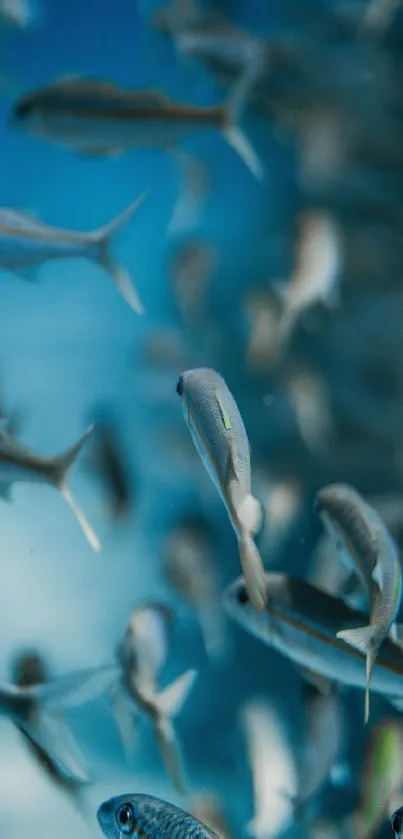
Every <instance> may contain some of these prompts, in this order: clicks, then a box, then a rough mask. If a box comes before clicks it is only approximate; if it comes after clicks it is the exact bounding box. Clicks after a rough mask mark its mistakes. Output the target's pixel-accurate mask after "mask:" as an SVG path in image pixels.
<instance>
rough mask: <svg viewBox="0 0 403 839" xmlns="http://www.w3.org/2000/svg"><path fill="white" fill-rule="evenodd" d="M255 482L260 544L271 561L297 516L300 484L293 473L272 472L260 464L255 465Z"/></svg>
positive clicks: (300, 505) (299, 501)
mask: <svg viewBox="0 0 403 839" xmlns="http://www.w3.org/2000/svg"><path fill="white" fill-rule="evenodd" d="M255 485H256V488H257V492H258V495H259V498H260V499H261V503H262V507H263V510H264V523H263V528H262V535H261V537H260V544H261V546H262V549H263V550H264V553H265V555H266V556H267V557H269V558H270V563H271V564H274V563H275V562H276V558H277V557H278V556H279V555H280V553H281V551H282V549H283V547H284V545H285V543H286V540H287V538H288V537H289V536H290V535H292V533H293V529H294V527H295V524H296V523H297V522H298V521H299V519H300V516H301V513H302V510H303V508H304V498H303V488H302V485H301V481H300V479H299V477H298V476H297V475H287V474H284V475H281V474H279V475H278V476H276V475H274V474H272V472H271V470H270V469H266V468H265V466H264V465H263V464H262V466H261V467H258V468H257V469H256V472H255Z"/></svg>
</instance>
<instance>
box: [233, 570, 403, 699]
mask: <svg viewBox="0 0 403 839" xmlns="http://www.w3.org/2000/svg"><path fill="white" fill-rule="evenodd" d="M266 590H267V604H266V609H265V611H264V612H262V613H261V614H255V613H254V610H253V608H252V606H251V604H250V603H249V597H248V593H247V589H246V586H245V580H244V579H243V577H239V578H238V580H236V581H235V583H233V585H232V586H230V587H229V588H228V589H227V591H226V593H225V594H224V605H225V608H226V609H227V611H228V613H229V614H230V616H231V617H232V618H234V619H235V620H236V621H237V622H238V623H239V624H240V625H241V626H243V627H244V629H246V631H247V632H250V633H251V634H252V635H254V636H255V637H257V638H260V639H261V640H262V641H263V642H264V643H266V644H268V645H269V646H271V647H273V648H274V649H275V650H277V651H278V652H280V653H281V654H282V655H284V656H286V657H287V658H289V659H290V660H291V661H293V662H294V664H296V665H297V666H299V667H302V668H306V669H307V670H310V671H312V672H313V673H316V674H318V675H319V676H323V677H325V679H329V680H330V681H334V682H336V683H338V684H340V685H348V686H351V687H357V688H364V689H365V688H366V671H365V659H364V657H363V655H362V653H360V652H359V651H358V650H356V649H355V648H354V647H352V646H350V645H348V644H346V643H345V642H344V641H343V640H342V639H341V638H339V637H337V633H338V632H339V631H340V630H341V631H343V629H347V628H351V627H355V626H361V625H362V623H363V621H365V616H364V614H363V613H362V612H359V611H357V610H355V609H352V608H351V607H349V606H348V605H347V603H345V602H344V601H343V600H341V599H340V598H338V597H333V596H332V595H330V594H328V593H326V592H324V591H321V590H320V589H318V588H316V587H315V586H312V585H310V584H309V583H306V582H304V581H303V580H299V579H297V578H295V577H291V576H288V575H286V574H276V573H266ZM402 676H403V652H402V649H401V647H400V646H399V645H398V644H396V643H395V642H393V641H392V640H391V639H390V638H389V637H386V638H385V640H384V641H383V643H382V645H381V647H380V650H379V653H378V656H377V660H376V663H375V666H374V670H373V675H372V682H371V686H372V690H373V691H374V692H375V693H379V694H381V695H382V696H384V697H385V698H386V699H388V700H389V701H390V702H392V703H393V704H394V705H395V706H396V707H398V708H399V709H401V708H403V678H402Z"/></svg>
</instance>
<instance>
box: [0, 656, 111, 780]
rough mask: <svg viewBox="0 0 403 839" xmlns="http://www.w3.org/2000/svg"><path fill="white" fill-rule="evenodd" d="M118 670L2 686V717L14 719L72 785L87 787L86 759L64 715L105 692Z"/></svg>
mask: <svg viewBox="0 0 403 839" xmlns="http://www.w3.org/2000/svg"><path fill="white" fill-rule="evenodd" d="M115 673H116V668H114V667H111V666H107V667H95V668H88V669H86V670H82V671H77V672H75V673H74V672H73V673H69V674H67V675H66V676H61V677H59V678H57V679H54V680H52V681H48V682H46V683H44V684H31V685H22V686H21V687H17V686H16V685H15V684H8V683H2V684H0V716H1V717H4V718H6V719H8V720H10V722H11V723H13V725H15V726H16V728H17V729H18V730H19V731H20V732H21V733H22V734H23V735H24V736H25V738H26V739H27V740H29V742H30V743H31V744H32V745H33V746H34V747H36V753H37V754H38V750H39V751H40V752H41V753H43V754H44V755H45V756H46V761H47V763H51V764H52V765H54V766H55V767H57V772H58V773H59V774H60V775H62V776H63V777H64V778H65V779H67V782H68V783H69V784H71V783H73V784H74V785H79V786H82V785H86V784H88V783H90V778H89V776H88V773H87V769H86V767H85V763H84V759H83V756H82V753H81V750H80V749H79V747H78V745H77V743H76V742H75V740H74V738H73V736H72V734H71V733H70V731H69V729H68V728H67V727H66V725H65V724H64V722H63V720H62V717H61V714H62V712H63V710H65V709H66V710H67V709H69V708H72V707H74V706H81V705H83V704H85V703H86V702H88V701H90V700H92V699H93V698H94V697H96V696H98V695H99V694H101V693H103V692H104V691H105V690H106V689H107V688H108V687H109V686H110V684H111V683H112V681H113V679H114V678H115Z"/></svg>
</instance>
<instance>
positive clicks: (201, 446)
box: [176, 367, 265, 611]
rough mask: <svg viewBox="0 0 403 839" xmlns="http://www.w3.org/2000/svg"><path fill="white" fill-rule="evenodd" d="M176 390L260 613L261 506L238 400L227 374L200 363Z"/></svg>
mask: <svg viewBox="0 0 403 839" xmlns="http://www.w3.org/2000/svg"><path fill="white" fill-rule="evenodd" d="M176 392H177V393H178V395H179V396H180V398H181V401H182V406H183V413H184V417H185V420H186V422H187V425H188V427H189V431H190V434H191V437H192V440H193V442H194V444H195V446H196V449H197V451H198V453H199V455H200V457H201V459H202V462H203V464H204V466H205V468H206V470H207V472H208V474H209V475H210V478H211V479H212V481H213V483H214V484H215V486H216V488H217V490H218V492H219V494H220V496H221V498H222V500H223V502H224V504H225V506H226V509H227V511H228V515H229V517H230V520H231V523H232V526H233V528H234V530H235V533H236V535H237V538H238V543H239V554H240V559H241V565H242V569H243V572H244V574H245V578H246V581H247V586H248V591H249V596H250V598H251V601H252V603H253V606H254V608H255V609H256V611H261V610H262V609H264V605H265V579H264V569H263V562H262V558H261V556H260V554H259V551H258V550H257V547H256V545H255V543H254V540H253V535H254V534H255V533H257V532H258V530H260V527H261V521H262V509H261V505H260V503H259V501H257V499H256V498H254V497H253V495H252V494H251V466H250V450H249V442H248V437H247V434H246V430H245V426H244V424H243V421H242V417H241V415H240V413H239V411H238V408H237V405H236V402H235V399H234V397H233V396H232V394H231V393H230V392H229V390H228V388H227V385H226V384H225V382H224V379H223V378H222V376H220V375H219V373H216V372H215V371H214V370H210V369H208V368H204V367H199V368H196V369H195V370H188V371H187V372H185V373H183V374H182V376H181V377H180V379H179V381H178V384H177V387H176Z"/></svg>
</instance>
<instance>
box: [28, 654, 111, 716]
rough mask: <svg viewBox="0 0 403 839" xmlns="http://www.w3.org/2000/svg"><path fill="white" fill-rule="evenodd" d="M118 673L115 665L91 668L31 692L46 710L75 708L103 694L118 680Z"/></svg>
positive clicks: (37, 687) (36, 687)
mask: <svg viewBox="0 0 403 839" xmlns="http://www.w3.org/2000/svg"><path fill="white" fill-rule="evenodd" d="M117 672H118V668H117V667H116V666H115V665H111V666H106V667H89V668H87V669H85V670H78V671H76V672H74V673H68V674H67V675H66V676H61V677H60V678H58V679H54V680H52V681H50V682H46V683H45V684H40V685H33V686H32V687H30V688H29V691H30V694H31V695H32V697H33V699H34V700H35V701H36V702H38V704H39V705H40V706H41V707H42V708H45V709H46V710H49V711H51V710H52V709H55V708H57V709H58V710H60V709H66V708H74V707H76V706H78V705H83V704H85V703H86V702H90V701H91V700H92V699H94V698H95V697H97V696H99V695H100V694H101V693H103V692H104V691H105V690H106V689H107V688H108V687H109V686H110V684H111V682H113V681H114V680H115V679H116V676H117Z"/></svg>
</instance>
